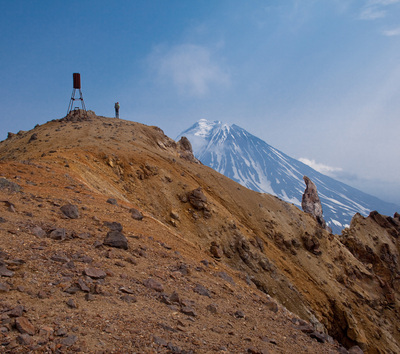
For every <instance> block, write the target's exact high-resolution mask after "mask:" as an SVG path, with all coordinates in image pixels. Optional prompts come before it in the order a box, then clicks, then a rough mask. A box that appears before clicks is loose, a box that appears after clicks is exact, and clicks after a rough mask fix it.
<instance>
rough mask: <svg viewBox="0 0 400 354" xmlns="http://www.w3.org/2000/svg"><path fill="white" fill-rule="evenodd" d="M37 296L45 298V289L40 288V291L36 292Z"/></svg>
mask: <svg viewBox="0 0 400 354" xmlns="http://www.w3.org/2000/svg"><path fill="white" fill-rule="evenodd" d="M37 297H38V298H39V299H46V298H47V297H48V295H47V293H46V292H45V291H43V290H40V291H39V292H38V294H37Z"/></svg>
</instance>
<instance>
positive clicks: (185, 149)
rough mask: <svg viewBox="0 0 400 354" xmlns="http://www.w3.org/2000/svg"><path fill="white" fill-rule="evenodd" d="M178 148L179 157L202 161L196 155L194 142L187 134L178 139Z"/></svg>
mask: <svg viewBox="0 0 400 354" xmlns="http://www.w3.org/2000/svg"><path fill="white" fill-rule="evenodd" d="M177 148H178V150H179V157H181V158H183V159H185V160H188V161H191V162H195V163H200V161H199V160H198V159H196V158H195V157H194V155H193V150H192V144H191V143H190V141H189V139H188V138H186V137H185V136H183V137H182V138H181V139H180V140H179V141H178V144H177Z"/></svg>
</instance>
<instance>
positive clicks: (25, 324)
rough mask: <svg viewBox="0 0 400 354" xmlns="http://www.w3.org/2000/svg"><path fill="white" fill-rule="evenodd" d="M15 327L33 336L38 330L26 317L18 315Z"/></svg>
mask: <svg viewBox="0 0 400 354" xmlns="http://www.w3.org/2000/svg"><path fill="white" fill-rule="evenodd" d="M15 327H16V328H17V329H18V331H19V332H20V333H22V334H23V333H27V334H30V335H31V336H33V335H34V334H35V332H36V330H35V327H34V326H33V325H32V323H31V322H30V321H29V320H28V319H27V318H26V317H18V318H17V319H16V320H15Z"/></svg>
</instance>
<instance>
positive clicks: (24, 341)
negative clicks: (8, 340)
mask: <svg viewBox="0 0 400 354" xmlns="http://www.w3.org/2000/svg"><path fill="white" fill-rule="evenodd" d="M17 342H18V343H19V344H21V345H32V344H33V343H34V340H33V338H32V337H31V336H30V335H29V334H28V333H23V334H20V335H18V336H17Z"/></svg>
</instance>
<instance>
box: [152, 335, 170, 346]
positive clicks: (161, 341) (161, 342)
mask: <svg viewBox="0 0 400 354" xmlns="http://www.w3.org/2000/svg"><path fill="white" fill-rule="evenodd" d="M153 342H154V343H155V344H157V345H161V346H163V347H166V346H167V345H168V343H167V341H166V340H164V339H162V338H160V337H157V336H154V337H153Z"/></svg>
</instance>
